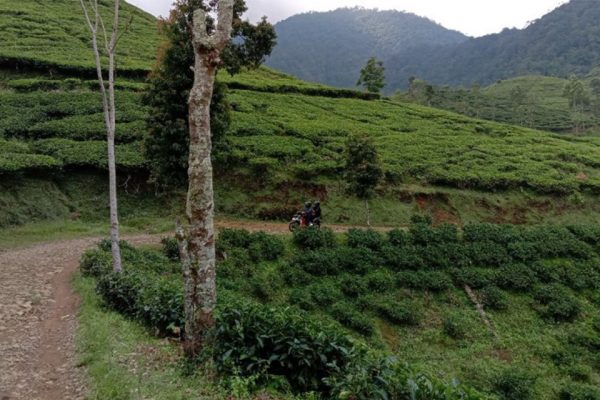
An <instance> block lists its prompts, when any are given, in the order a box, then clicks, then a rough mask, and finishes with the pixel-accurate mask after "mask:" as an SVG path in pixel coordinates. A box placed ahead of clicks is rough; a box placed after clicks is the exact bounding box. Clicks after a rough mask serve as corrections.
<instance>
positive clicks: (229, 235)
mask: <svg viewBox="0 0 600 400" xmlns="http://www.w3.org/2000/svg"><path fill="white" fill-rule="evenodd" d="M217 241H218V242H219V243H218V244H217V246H222V247H223V248H225V249H226V250H229V249H231V248H235V247H237V248H243V249H247V248H248V247H249V246H250V243H252V237H251V233H250V232H248V231H247V230H244V229H223V230H221V231H220V232H219V236H218V239H217Z"/></svg>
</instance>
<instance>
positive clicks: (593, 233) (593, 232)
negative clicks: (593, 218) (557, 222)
mask: <svg viewBox="0 0 600 400" xmlns="http://www.w3.org/2000/svg"><path fill="white" fill-rule="evenodd" d="M568 229H569V231H571V233H573V234H574V235H575V237H577V238H578V239H579V240H582V241H584V242H586V243H588V244H591V245H593V246H597V245H598V244H600V227H599V226H598V225H571V226H569V227H568Z"/></svg>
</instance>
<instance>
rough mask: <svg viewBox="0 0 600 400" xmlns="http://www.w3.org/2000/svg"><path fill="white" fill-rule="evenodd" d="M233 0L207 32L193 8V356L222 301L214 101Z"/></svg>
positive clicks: (224, 1) (185, 258) (186, 258)
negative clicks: (213, 158) (217, 260)
mask: <svg viewBox="0 0 600 400" xmlns="http://www.w3.org/2000/svg"><path fill="white" fill-rule="evenodd" d="M232 22H233V0H220V1H219V4H218V25H217V29H216V31H215V32H214V33H213V34H210V33H208V32H207V27H206V12H205V11H204V10H202V9H198V10H196V11H195V12H194V26H193V45H194V53H195V56H196V57H195V64H194V86H193V87H192V90H191V92H190V99H189V126H190V155H189V167H188V179H189V188H188V196H187V210H186V213H187V219H188V224H189V227H188V229H187V232H186V230H185V229H184V228H183V227H182V226H181V225H180V224H178V228H177V238H178V241H179V251H180V253H181V260H182V268H183V277H184V308H185V317H186V320H185V343H184V350H185V352H186V355H187V356H188V357H196V356H198V355H199V353H200V351H201V349H202V347H203V345H204V336H205V333H206V332H207V331H208V330H209V329H210V328H212V327H213V326H214V318H213V312H214V309H215V307H216V304H217V288H216V271H215V233H214V221H213V220H214V200H213V173H212V172H213V170H212V161H211V147H212V143H211V130H210V104H211V99H212V94H213V85H214V82H215V76H216V73H217V68H218V66H219V64H220V58H219V57H220V54H221V51H223V49H224V48H225V46H227V44H228V43H229V40H230V37H231V29H232Z"/></svg>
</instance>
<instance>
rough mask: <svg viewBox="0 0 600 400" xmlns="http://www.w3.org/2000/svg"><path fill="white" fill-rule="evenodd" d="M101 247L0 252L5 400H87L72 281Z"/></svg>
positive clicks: (85, 242)
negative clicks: (86, 256)
mask: <svg viewBox="0 0 600 400" xmlns="http://www.w3.org/2000/svg"><path fill="white" fill-rule="evenodd" d="M329 227H330V228H331V229H333V230H334V231H336V232H343V231H346V230H347V229H348V227H347V226H329ZM217 228H219V229H222V228H243V229H247V230H250V231H265V232H269V233H289V232H288V231H287V225H286V224H285V223H269V222H254V221H233V220H220V221H218V222H217ZM161 236H166V234H165V235H137V236H128V237H125V239H126V240H128V241H129V242H130V243H132V244H136V245H139V244H151V243H158V242H159V240H160V238H161ZM97 242H98V238H86V239H76V240H68V241H58V242H52V243H45V244H39V245H35V246H32V247H24V248H20V249H15V250H9V251H4V252H2V251H0V400H20V399H23V400H36V399H40V400H42V399H43V400H75V399H83V398H84V395H85V380H84V371H81V369H80V368H78V367H77V359H76V355H75V342H74V334H75V330H76V327H77V310H78V305H79V299H78V297H77V295H76V294H75V293H74V292H73V290H72V288H71V278H72V275H73V273H74V272H75V271H76V269H77V266H78V262H79V259H80V257H81V254H82V253H83V252H84V251H85V250H86V249H88V248H90V247H93V246H94V244H95V243H97Z"/></svg>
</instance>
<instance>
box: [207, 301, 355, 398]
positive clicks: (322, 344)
mask: <svg viewBox="0 0 600 400" xmlns="http://www.w3.org/2000/svg"><path fill="white" fill-rule="evenodd" d="M213 338H214V339H213V340H214V346H213V358H214V361H215V366H216V367H217V370H218V371H220V372H221V373H224V374H231V373H232V371H239V372H240V374H242V375H243V376H253V375H260V376H263V377H264V376H266V375H274V376H282V377H285V378H286V379H287V380H288V381H289V383H290V386H291V387H292V389H293V390H294V391H296V392H307V391H312V390H314V391H323V392H327V389H328V388H327V386H326V385H325V383H324V381H323V380H324V379H326V378H329V377H331V376H333V374H335V373H337V371H339V370H343V369H344V368H345V366H346V365H347V364H348V360H349V357H351V355H352V352H353V346H352V343H351V342H350V341H349V340H348V339H347V338H346V337H345V336H344V335H343V334H342V333H340V332H339V331H337V330H335V329H334V328H332V327H329V326H324V325H323V324H322V323H319V322H316V321H314V322H313V320H311V319H309V318H306V316H305V315H303V314H301V313H296V312H294V311H293V310H290V309H277V308H266V307H264V306H259V305H255V304H251V303H247V302H243V301H240V300H236V299H227V300H226V301H222V302H221V305H220V308H219V311H218V313H217V316H216V328H215V330H214V332H213Z"/></svg>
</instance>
